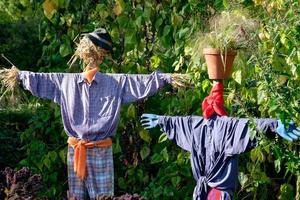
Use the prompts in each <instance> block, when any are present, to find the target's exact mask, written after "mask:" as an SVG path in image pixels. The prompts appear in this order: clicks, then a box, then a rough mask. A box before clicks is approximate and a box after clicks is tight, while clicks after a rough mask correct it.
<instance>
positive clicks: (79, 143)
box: [68, 137, 112, 180]
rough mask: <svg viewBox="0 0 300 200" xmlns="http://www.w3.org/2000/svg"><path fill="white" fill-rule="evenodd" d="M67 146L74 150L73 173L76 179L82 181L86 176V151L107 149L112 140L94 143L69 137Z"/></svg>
mask: <svg viewBox="0 0 300 200" xmlns="http://www.w3.org/2000/svg"><path fill="white" fill-rule="evenodd" d="M68 144H69V145H71V146H72V147H73V148H74V172H75V173H76V175H77V176H78V178H80V179H81V180H83V179H84V178H85V176H86V149H87V148H95V147H98V148H104V147H109V146H111V145H112V140H111V138H107V139H104V140H99V141H95V142H88V141H84V140H79V139H77V138H74V137H69V139H68ZM100 159H101V158H100Z"/></svg>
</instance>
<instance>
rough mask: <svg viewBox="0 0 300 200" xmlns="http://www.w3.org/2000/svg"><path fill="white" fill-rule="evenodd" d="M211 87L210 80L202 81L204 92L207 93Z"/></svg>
mask: <svg viewBox="0 0 300 200" xmlns="http://www.w3.org/2000/svg"><path fill="white" fill-rule="evenodd" d="M209 86H210V81H209V80H208V79H205V80H204V81H202V91H207V89H208V87H209Z"/></svg>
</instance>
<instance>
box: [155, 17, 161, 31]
mask: <svg viewBox="0 0 300 200" xmlns="http://www.w3.org/2000/svg"><path fill="white" fill-rule="evenodd" d="M162 23H163V19H162V18H158V19H157V20H156V22H155V28H156V29H159V27H160V26H161V25H162Z"/></svg>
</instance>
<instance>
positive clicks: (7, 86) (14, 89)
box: [0, 66, 21, 104]
mask: <svg viewBox="0 0 300 200" xmlns="http://www.w3.org/2000/svg"><path fill="white" fill-rule="evenodd" d="M18 73H19V70H18V68H16V67H15V66H13V67H12V68H11V69H6V68H4V69H1V70H0V84H1V96H0V102H1V103H2V102H3V101H4V102H7V101H9V103H10V104H15V103H17V102H18V101H19V100H20V99H21V97H20V95H21V93H20V89H19V83H18V80H17V76H18Z"/></svg>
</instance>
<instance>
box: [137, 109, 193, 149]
mask: <svg viewBox="0 0 300 200" xmlns="http://www.w3.org/2000/svg"><path fill="white" fill-rule="evenodd" d="M141 123H142V125H143V126H144V127H145V129H150V128H154V127H156V126H157V125H158V126H160V127H161V128H162V129H163V131H164V132H165V133H166V134H167V136H168V138H169V139H170V140H175V142H176V143H177V145H178V146H180V147H181V148H182V149H184V150H187V151H191V148H192V147H191V146H192V137H193V136H192V131H191V126H192V125H191V123H192V117H190V116H188V117H177V116H176V117H169V116H159V115H155V114H143V115H142V120H141Z"/></svg>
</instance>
